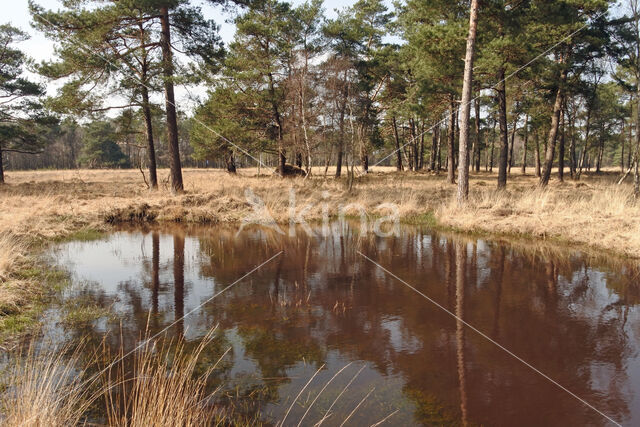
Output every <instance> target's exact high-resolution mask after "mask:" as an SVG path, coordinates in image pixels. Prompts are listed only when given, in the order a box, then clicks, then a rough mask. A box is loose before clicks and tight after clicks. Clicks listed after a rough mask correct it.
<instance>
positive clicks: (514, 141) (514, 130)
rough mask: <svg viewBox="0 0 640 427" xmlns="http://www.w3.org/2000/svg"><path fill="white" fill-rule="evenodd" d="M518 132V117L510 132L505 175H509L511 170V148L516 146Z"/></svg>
mask: <svg viewBox="0 0 640 427" xmlns="http://www.w3.org/2000/svg"><path fill="white" fill-rule="evenodd" d="M517 130H518V116H516V118H515V120H514V121H513V129H512V130H511V143H510V144H509V161H508V166H507V173H508V174H511V168H512V167H513V146H514V145H515V144H516V131H517Z"/></svg>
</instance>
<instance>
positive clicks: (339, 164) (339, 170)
mask: <svg viewBox="0 0 640 427" xmlns="http://www.w3.org/2000/svg"><path fill="white" fill-rule="evenodd" d="M342 156H343V152H342V148H340V151H338V158H337V160H336V175H335V177H336V178H340V175H341V174H342Z"/></svg>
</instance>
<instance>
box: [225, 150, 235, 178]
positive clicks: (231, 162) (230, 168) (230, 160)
mask: <svg viewBox="0 0 640 427" xmlns="http://www.w3.org/2000/svg"><path fill="white" fill-rule="evenodd" d="M224 161H225V164H226V165H227V172H229V173H236V160H235V158H234V157H233V151H230V152H229V154H228V155H227V156H226V157H225V159H224Z"/></svg>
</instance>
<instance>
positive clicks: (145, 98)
mask: <svg viewBox="0 0 640 427" xmlns="http://www.w3.org/2000/svg"><path fill="white" fill-rule="evenodd" d="M141 90H142V114H143V116H144V129H145V135H146V137H147V155H148V156H149V188H150V189H152V190H156V189H157V188H158V172H157V167H156V147H155V143H154V142H153V123H152V121H151V120H152V119H151V107H150V106H149V89H147V87H146V86H142V87H141Z"/></svg>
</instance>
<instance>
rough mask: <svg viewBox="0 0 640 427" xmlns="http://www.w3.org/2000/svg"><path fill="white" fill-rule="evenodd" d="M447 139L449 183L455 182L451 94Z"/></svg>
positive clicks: (453, 110)
mask: <svg viewBox="0 0 640 427" xmlns="http://www.w3.org/2000/svg"><path fill="white" fill-rule="evenodd" d="M448 139H449V140H448V141H447V181H448V182H449V183H450V184H454V183H455V174H454V169H455V163H454V162H455V156H454V154H453V150H454V148H455V147H454V146H455V141H456V105H455V103H454V102H453V95H451V112H450V114H449V138H448Z"/></svg>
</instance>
